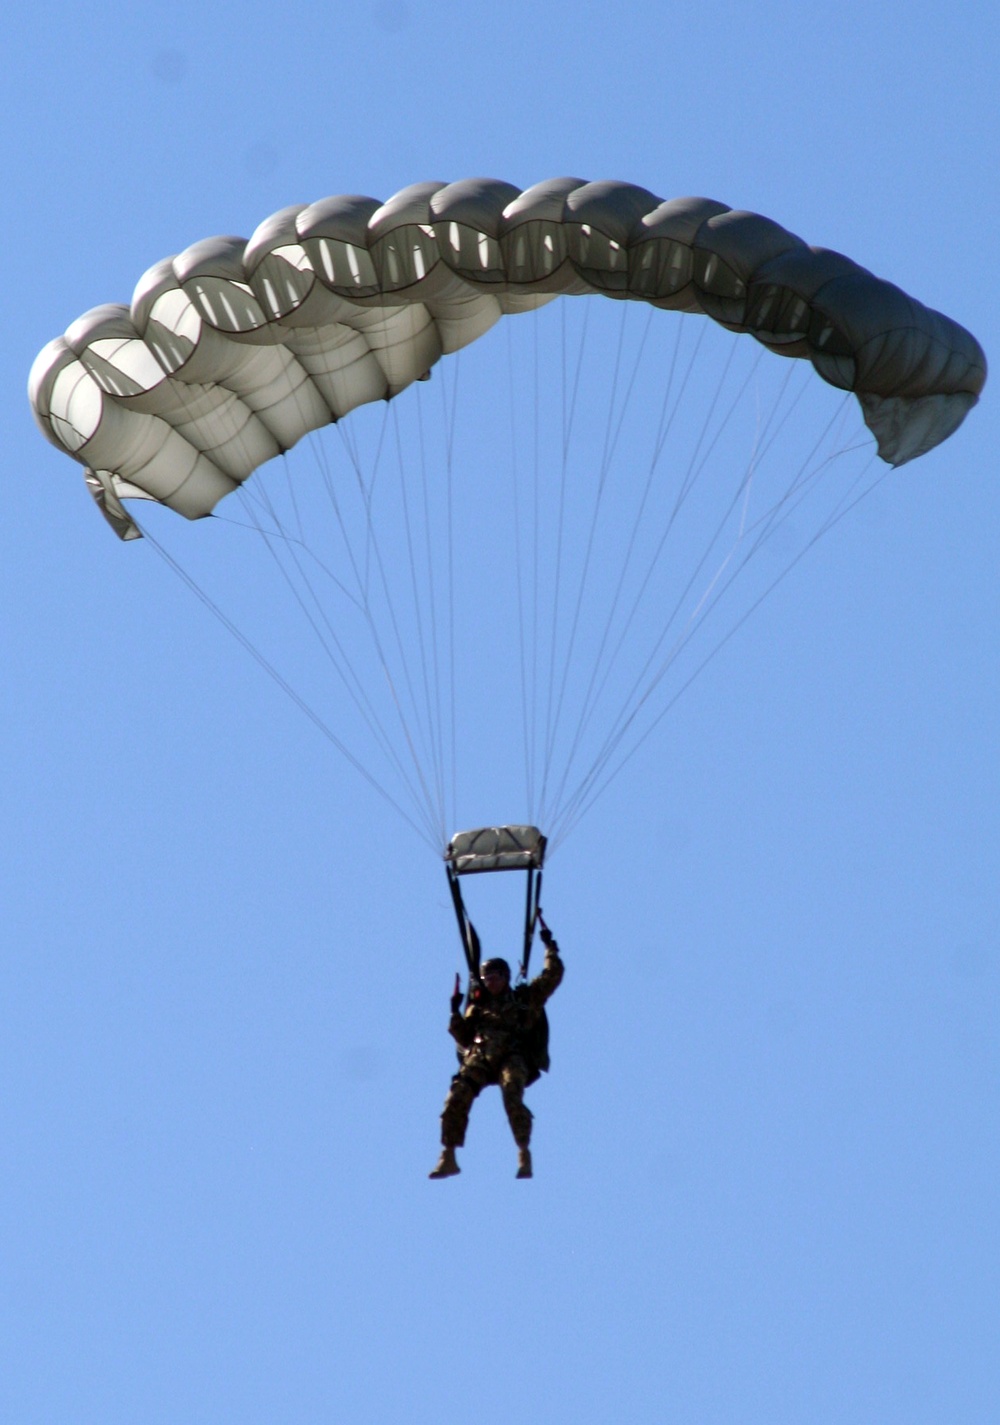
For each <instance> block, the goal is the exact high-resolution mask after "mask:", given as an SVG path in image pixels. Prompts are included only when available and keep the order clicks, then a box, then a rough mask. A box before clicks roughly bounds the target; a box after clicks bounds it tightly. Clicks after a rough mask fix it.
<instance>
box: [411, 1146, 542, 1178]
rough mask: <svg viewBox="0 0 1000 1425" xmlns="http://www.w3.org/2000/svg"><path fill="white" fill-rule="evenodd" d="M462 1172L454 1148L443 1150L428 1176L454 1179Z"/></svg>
mask: <svg viewBox="0 0 1000 1425" xmlns="http://www.w3.org/2000/svg"><path fill="white" fill-rule="evenodd" d="M461 1171H462V1169H461V1168H460V1167H459V1166H458V1163H457V1162H456V1161H455V1150H454V1148H442V1149H441V1156H440V1158H438V1160H437V1163H436V1164H435V1166H434V1167H433V1168H432V1169H431V1171H430V1172H429V1173H428V1174H427V1176H428V1177H429V1178H453V1177H454V1176H455V1174H456V1173H460V1172H461ZM528 1176H529V1177H530V1176H531V1174H530V1173H529V1174H528Z"/></svg>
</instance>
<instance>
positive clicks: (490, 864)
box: [445, 826, 546, 876]
mask: <svg viewBox="0 0 1000 1425" xmlns="http://www.w3.org/2000/svg"><path fill="white" fill-rule="evenodd" d="M545 846H546V841H545V837H544V836H543V835H542V833H541V832H540V831H539V829H538V827H537V826H483V827H480V828H479V829H478V830H476V831H458V832H456V833H455V835H454V836H453V837H452V838H451V840H450V841H449V843H448V849H447V851H446V852H445V860H446V861H447V862H448V864H449V867H450V868H451V870H452V871H453V872H454V874H455V875H456V876H468V875H472V874H474V873H476V872H479V871H540V870H541V869H542V865H543V863H544V861H545Z"/></svg>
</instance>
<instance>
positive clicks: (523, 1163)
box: [429, 922, 564, 1178]
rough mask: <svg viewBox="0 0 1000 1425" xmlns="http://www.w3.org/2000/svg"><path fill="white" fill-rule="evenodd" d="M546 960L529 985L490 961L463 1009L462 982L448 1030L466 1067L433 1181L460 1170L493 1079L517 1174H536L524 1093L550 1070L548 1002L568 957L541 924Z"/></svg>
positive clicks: (445, 1123)
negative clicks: (460, 1151)
mask: <svg viewBox="0 0 1000 1425" xmlns="http://www.w3.org/2000/svg"><path fill="white" fill-rule="evenodd" d="M542 927H543V928H542V941H543V943H544V945H545V964H544V965H543V967H542V972H541V974H540V975H538V976H536V978H535V979H533V980H532V981H531V982H530V984H527V985H518V986H517V987H516V988H513V989H512V988H511V983H510V966H509V965H508V964H507V961H506V960H500V959H493V960H487V961H486V962H485V963H484V964H483V966H482V968H481V970H480V972H479V981H480V982H479V984H478V985H477V986H476V987H475V988H474V989H473V990H472V992H471V994H470V997H469V1004H468V1007H467V1008H466V1010H465V1013H464V1014H462V1012H461V993H460V991H459V989H458V985H457V983H456V988H455V991H454V993H453V995H452V998H451V1019H450V1021H449V1024H448V1033H449V1034H450V1035H451V1036H452V1038H453V1039H454V1040H455V1043H456V1044H457V1045H458V1051H459V1058H460V1060H461V1068H460V1069H459V1071H458V1073H457V1074H456V1075H455V1077H454V1078H453V1079H452V1081H451V1088H450V1089H449V1091H448V1096H447V1098H446V1099H445V1101H444V1110H443V1111H442V1114H441V1143H442V1148H443V1151H442V1153H441V1157H440V1159H439V1160H438V1162H437V1164H436V1166H435V1167H434V1169H433V1170H432V1171H431V1173H430V1175H429V1176H430V1177H432V1178H450V1177H453V1176H454V1175H455V1174H456V1173H458V1172H460V1171H461V1170H460V1168H459V1166H458V1163H457V1161H456V1158H455V1149H456V1148H461V1147H462V1145H463V1144H464V1142H465V1130H466V1128H467V1126H468V1122H469V1110H470V1109H471V1107H472V1104H473V1102H474V1101H475V1099H476V1098H477V1097H478V1096H479V1094H480V1093H481V1092H482V1090H483V1089H484V1088H486V1087H487V1086H488V1085H489V1084H498V1085H499V1087H500V1092H501V1093H502V1094H503V1105H504V1108H505V1109H506V1111H507V1120H508V1122H509V1123H510V1127H511V1132H512V1133H513V1134H514V1141H515V1143H516V1144H517V1148H518V1159H517V1176H518V1177H519V1178H530V1177H531V1174H532V1167H531V1151H530V1148H529V1146H528V1145H529V1143H530V1141H531V1123H532V1114H531V1110H530V1109H529V1108H528V1107H527V1106H526V1105H525V1102H524V1090H525V1089H526V1088H527V1087H528V1085H529V1084H533V1083H534V1082H535V1080H536V1079H537V1078H538V1076H539V1074H540V1073H541V1072H542V1071H543V1070H547V1069H548V1067H549V1056H548V1046H547V1027H548V1026H547V1020H546V1018H545V1002H546V1000H548V999H549V997H550V996H551V995H553V994H554V993H555V991H556V990H557V989H558V988H559V985H560V983H561V981H562V977H563V973H564V970H563V962H562V960H561V958H560V955H559V946H558V945H557V944H556V941H555V939H554V938H553V936H552V933H551V931H550V930H549V928H548V926H546V925H545V924H544V922H542Z"/></svg>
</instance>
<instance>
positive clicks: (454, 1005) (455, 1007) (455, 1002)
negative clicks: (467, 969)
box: [451, 975, 462, 1014]
mask: <svg viewBox="0 0 1000 1425" xmlns="http://www.w3.org/2000/svg"><path fill="white" fill-rule="evenodd" d="M461 1008H462V980H461V977H460V976H459V975H456V976H455V991H454V993H453V994H452V997H451V1012H452V1014H457V1013H458V1012H459V1010H460V1009H461Z"/></svg>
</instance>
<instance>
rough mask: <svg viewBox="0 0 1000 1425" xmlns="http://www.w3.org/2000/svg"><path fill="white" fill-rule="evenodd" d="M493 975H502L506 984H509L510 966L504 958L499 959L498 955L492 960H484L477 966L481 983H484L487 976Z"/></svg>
mask: <svg viewBox="0 0 1000 1425" xmlns="http://www.w3.org/2000/svg"><path fill="white" fill-rule="evenodd" d="M493 975H503V977H504V979H505V980H506V982H507V984H508V985H509V984H510V966H509V965H508V964H507V961H506V960H501V959H500V957H499V956H497V957H496V958H494V959H492V960H484V961H483V963H482V964H481V965H480V967H479V978H480V979H481V980H482V982H483V984H485V983H486V980H487V977H488V976H489V977H492V976H493Z"/></svg>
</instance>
